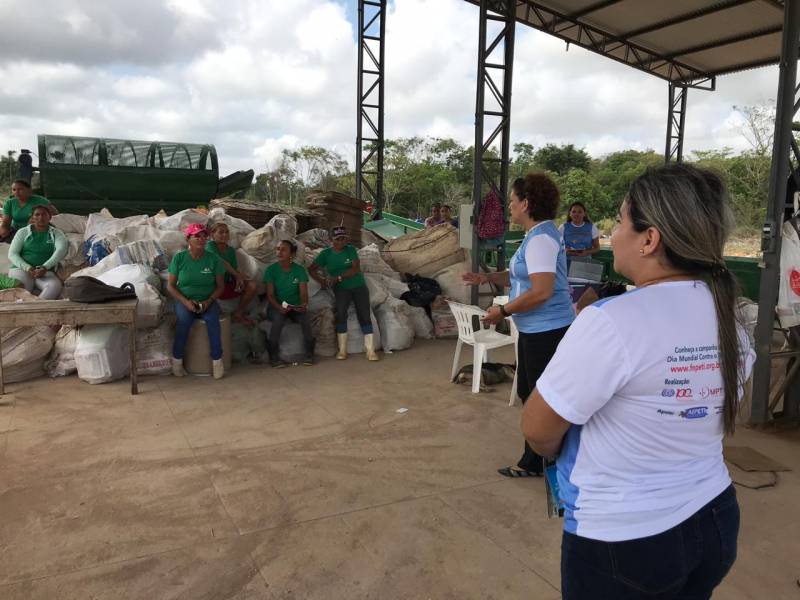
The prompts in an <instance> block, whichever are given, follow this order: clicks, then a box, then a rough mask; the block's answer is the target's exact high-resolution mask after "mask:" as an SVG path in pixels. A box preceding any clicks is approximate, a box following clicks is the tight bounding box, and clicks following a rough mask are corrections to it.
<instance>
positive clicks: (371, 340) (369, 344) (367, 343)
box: [364, 333, 381, 360]
mask: <svg viewBox="0 0 800 600" xmlns="http://www.w3.org/2000/svg"><path fill="white" fill-rule="evenodd" d="M364 349H365V350H366V351H367V360H380V359H381V357H380V356H378V353H377V352H375V336H374V334H372V333H367V334H366V335H365V336H364Z"/></svg>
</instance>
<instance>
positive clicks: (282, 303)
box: [264, 240, 315, 368]
mask: <svg viewBox="0 0 800 600" xmlns="http://www.w3.org/2000/svg"><path fill="white" fill-rule="evenodd" d="M295 254H297V246H296V245H295V243H294V242H292V241H291V240H281V241H280V242H278V262H276V263H274V264H271V265H270V266H268V267H267V270H266V271H264V283H265V284H267V300H268V301H269V319H270V321H271V322H272V327H271V328H270V330H269V364H270V366H272V367H278V368H280V367H285V366H286V363H285V362H283V361H282V360H281V359H280V356H279V354H280V340H281V331H283V326H284V324H285V323H286V321H287V320H289V321H294V322H295V323H298V324H299V325H300V327H301V328H302V330H303V348H304V350H305V358H304V359H303V364H304V365H313V364H314V342H315V340H314V337H313V335H312V333H311V321H310V319H309V318H308V312H307V311H308V272H307V271H306V269H305V267H303V266H302V265H298V264H297V263H296V262H294V257H295Z"/></svg>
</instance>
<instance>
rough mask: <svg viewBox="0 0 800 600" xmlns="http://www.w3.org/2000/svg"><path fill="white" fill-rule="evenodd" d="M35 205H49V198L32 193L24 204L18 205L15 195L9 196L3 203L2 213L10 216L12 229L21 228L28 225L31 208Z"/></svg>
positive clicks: (31, 212) (31, 213)
mask: <svg viewBox="0 0 800 600" xmlns="http://www.w3.org/2000/svg"><path fill="white" fill-rule="evenodd" d="M37 206H50V200H48V199H47V198H45V197H44V196H35V195H32V196H31V197H30V198H28V201H27V202H26V203H25V206H20V205H19V200H17V197H16V196H11V197H10V198H9V199H8V200H6V203H5V204H3V214H4V215H8V216H10V217H11V226H12V227H13V228H14V229H22V228H23V227H25V226H26V225H28V224H29V223H28V222H29V221H30V220H31V215H33V209H34V208H36V207H37Z"/></svg>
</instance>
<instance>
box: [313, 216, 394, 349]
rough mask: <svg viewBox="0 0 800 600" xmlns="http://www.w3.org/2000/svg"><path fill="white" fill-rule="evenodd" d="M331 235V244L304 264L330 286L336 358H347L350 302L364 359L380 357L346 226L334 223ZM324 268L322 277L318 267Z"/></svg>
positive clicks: (320, 281)
mask: <svg viewBox="0 0 800 600" xmlns="http://www.w3.org/2000/svg"><path fill="white" fill-rule="evenodd" d="M331 237H332V238H333V245H332V247H329V248H325V249H324V250H323V251H322V252H320V253H319V255H318V256H317V258H316V259H314V262H313V263H312V264H311V266H310V267H309V268H308V272H309V274H310V275H311V276H312V277H313V278H314V279H316V280H317V281H318V282H319V283H320V285H322V287H325V288H329V287H332V288H333V293H334V296H336V341H337V343H338V346H339V352H337V354H336V358H337V359H338V360H344V359H346V358H347V310H348V308H350V303H351V302H352V303H353V304H355V307H356V316H357V317H358V323H359V325H361V331H362V332H363V333H364V349H365V350H366V353H367V359H368V360H380V358H379V357H378V353H377V352H375V338H374V335H373V333H372V318H371V315H370V306H369V290H368V289H367V280H366V279H364V274H363V273H362V272H361V263H360V261H359V260H358V252H357V251H356V249H355V247H354V246H353V245H351V244H348V243H347V230H346V229H345V228H344V227H334V228H333V230H332V231H331ZM322 269H324V270H325V271H326V272H327V273H328V275H329V277H325V276H324V275H323V274H322V273H321V270H322Z"/></svg>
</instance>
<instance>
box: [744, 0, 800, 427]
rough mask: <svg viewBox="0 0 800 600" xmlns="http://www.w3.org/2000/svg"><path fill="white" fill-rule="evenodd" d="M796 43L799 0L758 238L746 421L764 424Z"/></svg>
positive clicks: (790, 16)
mask: <svg viewBox="0 0 800 600" xmlns="http://www.w3.org/2000/svg"><path fill="white" fill-rule="evenodd" d="M798 40H800V0H785V3H784V13H783V42H782V47H781V62H780V71H779V76H778V101H777V106H776V114H775V138H774V142H773V146H772V168H771V171H770V176H769V196H768V204H767V220H766V222H765V223H764V229H763V232H762V237H761V250H762V252H763V258H762V263H763V267H762V271H761V289H760V292H759V301H758V323H757V325H756V334H755V337H756V363H755V367H754V370H753V404H752V411H751V413H750V420H751V422H753V423H756V424H759V423H765V422H766V421H767V419H768V418H769V414H768V403H769V389H770V349H771V348H770V346H771V342H772V331H773V326H774V322H775V304H776V302H777V298H778V288H779V285H780V258H781V227H782V225H783V221H784V218H785V213H786V209H787V202H786V200H787V199H786V185H787V180H788V177H789V167H790V155H789V151H790V147H791V146H792V144H793V142H794V139H793V137H792V117H793V116H794V113H795V112H796V111H797V108H798V106H800V103H798V102H797V94H798V91H799V90H798V88H797V87H796V85H797V60H798Z"/></svg>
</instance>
